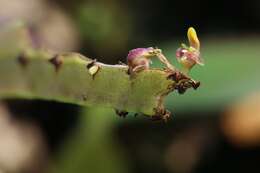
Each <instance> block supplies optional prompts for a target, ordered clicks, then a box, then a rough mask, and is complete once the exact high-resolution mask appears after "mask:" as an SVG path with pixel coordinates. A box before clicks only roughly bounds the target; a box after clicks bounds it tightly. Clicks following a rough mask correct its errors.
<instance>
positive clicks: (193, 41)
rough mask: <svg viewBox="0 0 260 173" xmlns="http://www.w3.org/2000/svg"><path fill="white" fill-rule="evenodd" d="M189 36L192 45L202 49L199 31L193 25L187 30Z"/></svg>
mask: <svg viewBox="0 0 260 173" xmlns="http://www.w3.org/2000/svg"><path fill="white" fill-rule="evenodd" d="M187 36H188V39H189V43H190V46H192V47H194V48H195V49H197V50H199V49H200V41H199V39H198V36H197V33H196V31H195V29H194V28H193V27H190V28H189V29H188V32H187Z"/></svg>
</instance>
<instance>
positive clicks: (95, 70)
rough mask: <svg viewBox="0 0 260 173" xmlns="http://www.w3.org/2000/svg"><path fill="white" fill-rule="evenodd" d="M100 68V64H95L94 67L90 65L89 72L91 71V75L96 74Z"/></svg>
mask: <svg viewBox="0 0 260 173" xmlns="http://www.w3.org/2000/svg"><path fill="white" fill-rule="evenodd" d="M98 70H99V66H97V65H93V66H92V67H90V68H89V69H88V72H89V74H90V75H91V76H94V75H95V74H96V73H97V72H98Z"/></svg>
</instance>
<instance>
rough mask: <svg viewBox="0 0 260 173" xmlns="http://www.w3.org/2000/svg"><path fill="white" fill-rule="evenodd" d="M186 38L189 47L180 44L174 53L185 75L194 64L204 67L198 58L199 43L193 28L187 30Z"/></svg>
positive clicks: (199, 57)
mask: <svg viewBox="0 0 260 173" xmlns="http://www.w3.org/2000/svg"><path fill="white" fill-rule="evenodd" d="M187 36H188V40H189V44H190V46H187V45H185V44H181V47H180V48H178V49H177V51H176V58H177V60H178V61H179V63H180V64H181V65H182V66H183V67H184V72H185V73H188V72H189V71H190V69H191V68H192V67H193V66H194V65H195V64H199V65H204V63H203V60H202V58H201V56H200V41H199V39H198V36H197V33H196V31H195V29H194V28H193V27H190V28H189V29H188V32H187Z"/></svg>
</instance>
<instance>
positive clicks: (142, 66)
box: [127, 47, 161, 73]
mask: <svg viewBox="0 0 260 173" xmlns="http://www.w3.org/2000/svg"><path fill="white" fill-rule="evenodd" d="M160 53H161V50H160V49H155V48H152V47H148V48H136V49H133V50H131V51H129V53H128V56H127V65H128V66H129V71H130V73H131V72H138V71H142V70H146V69H149V67H150V63H151V60H150V59H151V58H152V57H154V56H157V55H158V54H160Z"/></svg>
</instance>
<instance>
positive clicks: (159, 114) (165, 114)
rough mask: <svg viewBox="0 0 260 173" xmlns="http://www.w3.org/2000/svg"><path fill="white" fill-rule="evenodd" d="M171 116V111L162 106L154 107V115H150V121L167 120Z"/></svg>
mask: <svg viewBox="0 0 260 173" xmlns="http://www.w3.org/2000/svg"><path fill="white" fill-rule="evenodd" d="M170 117H171V112H170V111H168V110H166V109H164V108H157V109H155V115H153V116H152V117H151V120H152V121H164V122H167V121H168V120H169V119H170Z"/></svg>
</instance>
